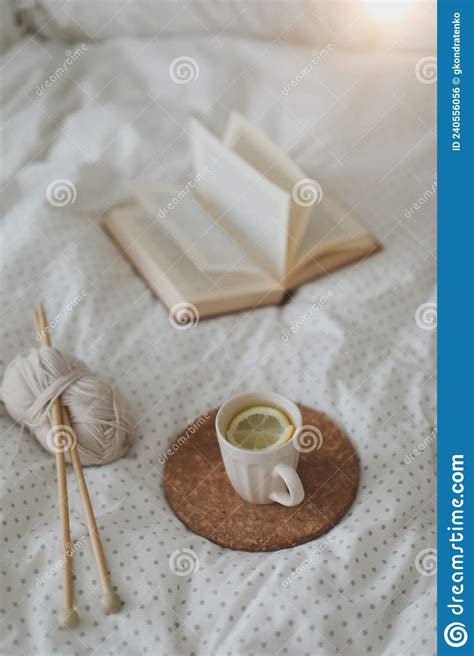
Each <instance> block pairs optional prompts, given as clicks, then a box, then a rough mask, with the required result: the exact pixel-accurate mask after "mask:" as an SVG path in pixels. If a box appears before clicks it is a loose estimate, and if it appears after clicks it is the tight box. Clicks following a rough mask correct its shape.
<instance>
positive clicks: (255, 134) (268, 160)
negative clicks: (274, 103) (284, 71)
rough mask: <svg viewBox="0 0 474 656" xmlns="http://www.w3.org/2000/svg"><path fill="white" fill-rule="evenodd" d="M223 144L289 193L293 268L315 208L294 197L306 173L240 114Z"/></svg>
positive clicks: (232, 121)
mask: <svg viewBox="0 0 474 656" xmlns="http://www.w3.org/2000/svg"><path fill="white" fill-rule="evenodd" d="M223 141H224V143H226V144H227V145H228V146H229V148H232V150H233V151H234V152H236V153H237V154H238V155H240V157H242V158H243V159H245V160H246V161H247V162H248V163H249V164H251V165H252V166H254V167H255V168H256V169H257V170H258V171H260V173H261V174H262V175H264V176H265V177H267V178H268V179H269V180H271V181H272V182H273V183H274V184H276V185H278V186H279V187H281V188H282V189H284V190H285V191H286V192H287V193H288V194H289V196H290V217H289V227H288V245H287V250H288V252H287V265H286V267H287V269H289V268H291V266H292V265H293V264H294V261H295V256H296V251H297V249H298V245H299V243H300V241H301V238H302V235H303V233H304V231H305V229H306V226H307V223H308V221H309V218H310V216H311V212H312V209H313V208H312V207H309V206H305V205H304V203H303V204H298V203H297V202H296V201H295V198H294V196H296V198H298V197H299V194H298V193H297V192H298V189H299V187H298V184H299V183H301V182H302V181H303V180H305V179H306V178H307V176H306V174H305V173H304V172H303V171H302V170H301V169H300V168H299V166H297V165H296V164H295V163H294V162H293V161H292V159H291V158H290V157H289V156H288V155H287V154H286V153H285V152H284V151H283V150H282V149H281V148H279V146H277V145H276V144H275V143H274V142H273V141H271V139H269V138H268V137H267V136H266V135H265V134H264V133H263V132H262V131H261V130H259V129H258V128H257V127H256V126H255V125H253V124H252V123H250V122H249V121H247V119H245V118H244V117H243V116H241V115H240V114H238V113H237V112H233V113H232V114H231V116H230V119H229V122H228V124H227V127H226V130H225V134H224V139H223ZM294 191H295V192H296V193H295V194H294V193H293V192H294ZM303 200H304V199H303Z"/></svg>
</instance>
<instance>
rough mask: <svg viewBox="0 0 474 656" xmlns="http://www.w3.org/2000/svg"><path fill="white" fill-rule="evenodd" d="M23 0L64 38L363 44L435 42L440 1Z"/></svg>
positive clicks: (39, 26)
mask: <svg viewBox="0 0 474 656" xmlns="http://www.w3.org/2000/svg"><path fill="white" fill-rule="evenodd" d="M17 1H18V2H20V3H22V4H23V5H27V6H29V7H30V8H29V9H28V18H29V23H30V26H31V29H32V30H33V31H39V33H40V34H41V35H43V36H45V37H49V38H54V39H61V40H63V41H79V40H81V41H84V40H98V41H102V40H105V39H110V38H114V37H120V36H130V37H144V38H147V37H148V38H150V39H151V38H153V37H156V38H157V39H160V37H165V36H169V35H173V34H183V33H189V34H193V33H194V34H196V33H198V34H208V35H209V36H210V37H212V36H216V37H217V38H223V37H225V36H226V35H229V34H231V35H240V36H245V37H251V38H259V39H264V40H267V41H270V42H271V41H273V40H279V41H285V42H287V43H294V44H301V45H309V46H320V47H324V46H325V45H327V44H328V43H331V44H332V45H333V47H338V48H358V49H364V50H365V49H367V48H371V47H373V46H382V47H383V48H390V49H392V48H393V49H397V50H400V49H410V50H413V49H414V50H423V51H426V50H427V49H430V48H432V49H434V48H435V45H436V3H435V0H191V2H190V0H66V2H65V0H17ZM400 8H401V9H402V10H403V8H406V15H405V16H401V17H397V14H398V13H403V11H402V12H400V11H399V10H400ZM394 12H395V16H392V14H393V13H394Z"/></svg>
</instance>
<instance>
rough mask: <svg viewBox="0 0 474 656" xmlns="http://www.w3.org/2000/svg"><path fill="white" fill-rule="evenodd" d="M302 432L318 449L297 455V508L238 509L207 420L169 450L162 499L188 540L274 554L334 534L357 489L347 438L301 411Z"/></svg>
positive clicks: (242, 504) (244, 505)
mask: <svg viewBox="0 0 474 656" xmlns="http://www.w3.org/2000/svg"><path fill="white" fill-rule="evenodd" d="M300 409H301V411H302V413H303V424H306V425H309V426H316V427H317V428H319V430H320V431H321V435H322V440H320V441H319V442H318V446H319V448H314V449H313V450H311V451H308V452H306V453H301V454H300V459H299V463H298V474H299V476H300V478H301V480H302V482H303V487H304V489H305V498H304V501H303V502H302V503H301V504H300V505H299V506H295V507H293V508H288V507H286V506H282V505H280V504H278V503H272V504H269V505H256V504H253V503H248V502H247V501H244V500H243V499H242V498H241V497H240V496H239V495H238V494H237V492H235V491H234V489H233V487H232V486H231V484H230V482H229V479H228V478H227V474H226V472H225V469H224V464H223V462H222V458H221V454H220V450H219V445H218V442H217V436H216V432H215V428H214V422H215V418H216V414H217V410H214V411H212V412H209V413H206V414H205V415H203V416H202V417H200V418H199V419H197V420H196V421H195V422H193V424H191V425H190V426H188V428H187V429H186V431H184V432H183V433H181V435H180V437H179V438H178V439H177V440H176V441H175V442H174V444H173V445H172V446H171V447H170V449H169V451H168V457H167V461H166V465H165V491H166V496H167V497H168V500H169V502H170V505H171V507H172V509H173V510H174V512H175V513H176V515H177V516H178V517H179V519H180V520H181V521H182V522H183V523H184V524H186V526H187V527H188V528H190V529H191V530H192V531H194V533H197V534H198V535H202V536H203V537H205V538H207V539H208V540H211V541H212V542H215V543H217V544H220V545H221V546H223V547H228V548H229V549H238V550H242V551H276V550H277V549H286V548H288V547H294V546H296V545H298V544H303V543H304V542H308V541H309V540H313V539H314V538H317V537H318V536H320V535H323V534H324V533H326V532H327V531H329V530H330V529H331V528H333V527H334V526H335V525H336V524H337V523H338V522H339V521H340V519H341V518H342V517H343V515H344V514H345V513H346V512H347V510H348V509H349V508H350V506H351V504H352V502H353V501H354V498H355V496H356V493H357V487H358V484H359V459H358V457H357V453H356V451H355V449H354V447H353V446H352V444H351V442H350V440H349V438H348V437H347V436H346V435H345V434H344V433H343V432H342V431H341V430H340V428H338V426H336V424H334V423H333V422H332V421H331V420H330V419H329V418H328V417H327V416H326V415H324V414H321V413H319V412H316V411H315V410H311V409H310V408H307V407H305V406H301V405H300Z"/></svg>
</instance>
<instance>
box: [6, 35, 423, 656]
mask: <svg viewBox="0 0 474 656" xmlns="http://www.w3.org/2000/svg"><path fill="white" fill-rule="evenodd" d="M65 47H69V48H72V49H73V50H74V49H75V48H77V47H80V44H75V45H74V46H65V45H64V44H60V43H54V42H48V41H40V42H39V41H36V40H32V39H31V38H30V37H24V38H23V39H22V40H21V41H20V42H19V43H18V44H17V45H16V46H15V48H14V49H10V50H8V51H7V52H6V53H5V54H4V55H3V56H2V60H1V64H2V66H3V69H2V87H3V95H4V105H3V106H4V111H3V115H2V121H3V132H2V135H3V145H4V148H5V149H6V151H4V152H6V155H5V159H4V165H3V167H2V177H3V183H2V186H3V209H2V217H1V244H2V251H1V255H2V284H1V295H2V299H1V312H2V333H1V360H2V367H3V368H4V367H5V366H6V364H7V363H8V362H9V361H10V360H11V359H12V358H13V357H14V356H15V355H16V354H17V353H19V352H21V351H22V350H24V349H26V348H29V347H31V346H35V345H36V342H35V338H34V332H33V327H32V319H31V312H32V308H33V306H34V305H35V304H36V303H37V302H38V301H39V300H41V299H42V300H44V302H45V304H46V308H47V310H48V313H49V314H50V317H53V316H55V315H56V314H58V313H60V312H61V311H62V310H63V308H65V306H67V304H68V300H67V299H69V305H70V306H71V304H72V305H73V306H74V307H72V309H69V310H68V309H67V307H66V308H65V312H64V314H65V318H64V319H62V320H59V321H58V325H57V327H56V328H55V330H54V334H53V339H54V343H55V345H57V346H58V347H60V348H63V349H65V350H67V351H69V352H71V353H74V354H76V355H77V356H79V357H81V358H82V359H84V360H85V361H86V362H87V364H88V365H90V366H91V367H92V368H93V369H95V370H96V371H98V372H100V375H101V376H102V377H104V378H106V379H108V380H110V381H114V382H115V383H116V384H117V385H118V386H119V387H120V389H121V390H122V392H123V393H124V395H125V396H126V397H127V398H128V399H129V401H130V405H131V408H132V411H133V413H134V416H135V417H136V421H137V428H136V442H135V444H134V446H133V448H132V449H131V450H130V452H129V453H128V455H127V456H126V457H125V458H123V459H122V460H120V461H118V462H116V463H114V464H112V465H108V466H104V467H102V468H98V469H89V470H88V471H87V480H88V483H89V486H90V490H91V494H92V499H93V504H94V508H95V510H96V513H97V515H98V517H99V521H100V525H101V529H102V535H103V539H104V543H105V548H106V550H107V554H108V557H109V562H110V567H111V569H112V578H113V582H114V583H115V584H116V585H117V586H118V589H119V591H120V594H121V596H122V597H123V599H124V601H125V606H124V608H123V611H122V612H121V613H120V614H118V615H115V616H109V617H106V616H103V614H102V612H101V610H100V609H99V606H98V598H97V597H98V593H99V585H98V580H97V574H96V570H95V563H94V561H93V557H92V553H91V549H90V544H89V540H88V539H84V542H80V544H79V546H78V550H77V555H76V556H75V559H74V567H75V573H76V575H77V581H76V600H77V607H78V611H79V613H80V615H81V624H80V627H79V628H78V629H77V630H76V631H75V632H74V633H73V634H71V633H65V632H62V631H59V630H57V627H56V621H55V611H56V610H57V609H58V608H60V606H61V590H60V583H61V575H60V573H59V574H56V575H52V576H51V577H50V578H49V579H48V580H45V579H44V575H45V572H47V571H49V570H50V568H53V569H54V567H55V563H56V561H57V559H58V558H59V540H58V538H59V524H58V509H57V505H56V500H57V494H56V488H55V467H54V459H53V458H52V457H51V456H50V455H49V454H47V453H45V452H44V451H43V450H42V449H41V447H40V446H39V445H38V444H36V443H35V441H34V439H33V438H32V436H31V435H29V434H27V433H25V434H23V435H22V434H21V432H20V429H19V427H18V426H16V425H13V424H12V423H11V420H10V419H9V417H8V416H7V415H6V413H5V411H4V410H3V416H1V417H0V422H1V426H0V427H1V432H2V439H1V441H0V450H1V451H0V453H1V457H0V461H1V466H2V474H3V477H2V492H1V503H0V505H1V512H2V519H3V525H2V547H3V549H2V551H3V553H2V567H1V581H0V590H1V601H0V609H1V610H0V612H1V622H2V630H1V638H0V650H1V652H2V653H4V654H9V655H10V654H26V653H32V654H40V655H41V656H46V655H49V654H53V653H59V654H80V655H82V654H89V653H94V654H95V653H97V654H119V653H122V654H137V655H138V654H169V655H172V654H183V655H188V654H189V655H190V654H206V655H207V654H218V655H219V656H224V655H227V654H229V655H237V654H259V655H260V654H262V655H270V654H272V655H273V654H286V653H295V654H301V655H303V654H320V655H324V656H326V655H329V654H335V653H343V654H348V655H359V654H361V655H362V654H367V653H369V652H370V653H372V654H387V655H389V654H392V655H394V656H395V655H396V656H400V654H403V655H405V654H406V655H409V654H417V655H420V654H432V653H433V652H434V649H435V646H434V645H435V632H434V617H435V616H434V604H435V580H434V578H435V577H433V576H429V575H422V574H420V573H419V571H418V570H419V569H420V568H421V570H422V571H423V566H425V569H426V568H428V569H429V565H428V566H427V565H426V562H425V561H426V555H428V557H430V555H431V552H425V551H424V550H426V549H428V550H429V549H432V548H434V547H435V521H434V520H435V506H434V495H435V478H434V442H433V438H432V430H433V428H434V426H433V422H434V398H433V397H434V379H433V376H434V366H435V365H434V340H435V331H434V330H430V327H431V326H430V325H429V321H428V320H429V316H425V314H424V312H423V311H422V310H423V308H422V309H421V310H420V311H419V313H418V315H420V316H421V321H423V319H425V320H426V321H425V323H424V324H423V323H422V324H421V325H422V327H420V326H419V325H418V323H417V321H416V316H415V315H416V312H417V309H418V308H419V306H421V305H422V304H425V303H433V302H434V301H435V300H436V297H435V288H434V280H435V250H434V249H435V234H434V233H435V229H434V215H435V198H434V190H435V186H436V182H435V177H434V176H435V174H434V170H435V169H434V167H435V161H434V148H435V132H434V122H435V115H434V104H435V85H431V84H424V83H421V82H420V81H419V80H418V79H417V77H416V75H415V66H416V64H417V61H418V60H419V59H420V57H422V56H428V55H430V54H432V53H419V52H418V53H412V54H400V53H398V54H392V53H391V52H386V53H382V54H379V55H378V56H377V57H375V56H373V55H370V54H357V53H355V52H351V53H349V52H346V51H343V50H338V49H337V48H335V49H334V50H333V51H332V52H330V53H329V54H328V56H326V57H323V59H322V61H321V62H320V63H319V64H318V65H317V66H316V67H315V68H314V70H313V71H312V73H311V75H310V76H309V77H308V78H306V79H304V80H303V81H301V82H300V83H299V84H298V85H297V86H296V88H293V89H292V90H291V91H290V92H289V93H288V94H285V93H282V92H281V90H282V88H283V87H284V86H285V85H288V84H289V83H290V81H291V80H292V79H295V78H296V76H297V75H298V73H299V72H300V71H301V70H302V68H303V67H304V66H305V65H306V64H307V63H308V61H309V60H310V58H311V57H313V56H314V51H311V50H309V49H304V48H300V49H298V48H296V47H295V46H291V47H290V46H289V45H288V44H277V43H273V44H271V43H268V42H260V41H253V40H251V39H249V40H246V39H243V38H239V37H231V36H226V35H223V36H221V37H220V38H214V39H211V38H209V36H206V35H203V36H201V37H199V36H196V35H194V36H193V37H192V38H191V37H190V36H186V37H183V38H182V39H180V38H173V39H171V38H169V39H166V38H159V39H158V40H153V39H151V40H149V39H141V40H140V39H133V38H125V37H124V38H120V39H114V40H110V41H107V42H105V43H102V44H101V45H94V44H92V43H86V44H85V50H84V52H82V53H81V54H80V56H79V57H78V58H77V59H76V61H74V62H73V63H72V64H71V65H68V66H67V67H66V68H67V70H66V72H65V73H64V74H61V75H59V76H56V78H57V79H56V80H55V81H54V83H53V84H51V86H50V87H44V91H42V90H41V89H42V88H43V87H42V86H41V85H43V86H44V82H45V80H47V79H48V78H49V76H50V75H51V74H52V73H53V72H54V71H55V70H56V69H57V68H58V66H61V65H62V64H63V62H64V59H65V52H64V51H65ZM179 56H188V57H192V58H193V59H194V60H195V61H196V62H197V64H198V67H199V76H198V78H197V79H196V80H194V81H193V82H190V83H189V84H176V83H174V82H173V81H172V80H171V78H170V76H169V73H168V69H169V65H170V62H171V61H172V60H173V59H174V58H176V57H179ZM38 89H39V91H38ZM233 109H236V110H238V111H240V112H241V113H243V114H245V115H246V116H247V117H248V118H249V119H251V120H253V121H255V122H256V123H257V124H258V125H259V126H260V127H261V128H263V129H264V130H265V131H266V132H267V133H268V134H269V135H270V137H272V138H273V139H275V140H276V141H277V143H278V144H279V145H280V146H282V147H283V148H285V149H287V150H288V151H289V153H290V154H291V156H292V157H293V158H294V159H295V161H296V162H297V163H298V164H299V165H300V166H301V167H302V168H303V170H305V171H306V172H307V174H308V176H311V177H314V178H316V179H317V180H318V181H319V183H320V184H321V186H322V188H323V190H324V192H325V193H328V194H329V193H331V194H335V195H336V196H337V197H338V199H339V200H340V201H341V202H343V203H344V204H345V205H346V206H347V208H354V213H355V214H356V216H357V217H358V218H359V220H360V221H361V222H362V223H363V224H364V225H366V226H368V227H370V229H371V230H372V231H373V233H374V234H375V235H376V237H377V238H378V239H379V241H380V242H381V244H382V247H383V248H382V250H381V251H380V252H379V253H378V254H376V255H374V256H372V257H370V258H368V259H367V260H365V261H363V262H360V263H357V264H355V265H353V266H350V267H347V268H344V269H342V270H340V271H338V272H336V273H333V274H331V275H330V276H327V277H325V278H321V279H319V280H317V281H315V282H313V283H311V284H308V285H306V286H304V287H303V288H301V289H299V290H298V291H297V292H296V294H295V295H294V297H293V298H292V299H291V301H289V302H288V303H287V304H286V305H284V306H283V307H281V308H275V307H270V308H265V309H260V310H258V311H255V312H252V313H250V314H249V313H242V314H238V315H231V316H225V317H221V318H217V319H214V320H210V321H205V322H204V321H203V322H200V323H198V325H196V326H194V327H193V328H191V329H189V330H176V329H175V328H173V327H172V326H171V325H170V322H169V320H168V313H167V311H166V310H165V309H164V307H163V306H162V305H161V304H160V303H159V302H158V301H157V300H156V299H155V298H153V297H152V296H151V294H150V293H149V292H148V291H147V290H146V288H145V286H144V284H143V282H142V281H141V280H140V279H139V278H138V277H137V276H136V275H135V274H134V273H133V272H132V269H131V268H130V267H129V265H128V264H127V262H126V261H124V260H123V259H121V258H120V257H118V253H117V251H116V249H115V247H114V246H113V244H112V243H111V242H110V241H109V240H108V238H107V237H106V236H105V235H104V234H103V233H102V231H101V229H100V227H99V224H100V218H99V217H100V214H101V212H103V211H104V210H105V209H106V208H107V207H108V206H109V205H111V204H112V203H114V202H117V201H120V200H122V199H124V198H125V197H126V195H127V191H126V182H127V180H131V179H145V178H153V177H155V178H161V179H163V180H166V181H169V182H177V183H178V184H179V183H180V182H181V183H182V181H185V180H186V175H187V173H188V172H189V170H190V153H189V149H188V145H187V139H188V138H187V135H186V129H187V121H188V119H189V118H190V117H191V116H192V115H197V116H200V117H201V118H202V120H203V121H204V122H205V123H207V124H208V125H209V126H210V127H212V129H213V130H215V131H219V130H221V129H222V128H223V126H224V125H225V122H226V120H227V115H228V112H229V111H231V110H233ZM60 179H66V180H68V181H70V182H71V183H72V184H73V185H74V189H73V188H72V187H70V191H71V193H72V195H73V196H72V197H74V195H75V201H74V202H73V203H70V204H68V205H65V206H64V207H55V206H53V205H51V204H50V203H49V202H48V200H47V189H48V186H49V185H50V184H51V183H52V182H53V181H55V180H60ZM420 198H422V200H421V201H420V202H419V203H418V207H419V209H416V208H415V205H414V204H415V203H416V202H417V201H418V199H420ZM82 290H84V291H82ZM81 292H82V298H81V300H80V301H79V302H73V303H71V300H73V299H74V298H75V297H77V296H78V295H81ZM323 297H324V298H323ZM318 299H323V300H321V301H319V300H318ZM76 300H77V299H76ZM312 303H313V304H315V305H316V306H317V307H318V308H319V309H317V310H314V311H312V312H311V318H310V319H309V320H306V319H302V317H303V315H305V313H307V312H308V310H309V308H310V306H311V304H312ZM429 310H430V306H428V311H429ZM428 315H429V312H428ZM418 318H419V319H420V317H419V316H418ZM297 322H299V323H297ZM419 323H420V321H419ZM297 325H298V326H300V327H299V328H296V332H295V334H293V335H292V336H291V337H290V338H289V339H287V340H285V339H282V334H283V333H284V332H285V331H287V330H289V329H290V327H291V326H297ZM0 373H1V372H0ZM248 389H273V390H276V391H278V392H280V393H283V394H286V395H287V396H289V397H291V398H293V399H295V400H298V401H301V402H302V403H305V404H307V405H310V406H314V407H316V408H318V409H320V410H322V411H325V412H327V413H328V414H329V415H330V416H331V417H332V418H333V419H334V420H336V421H337V422H338V423H339V424H340V425H341V426H343V427H344V428H345V430H346V431H347V432H348V434H349V435H350V436H351V438H352V440H353V441H354V443H355V444H356V445H357V447H358V449H359V453H360V459H361V470H362V480H361V485H360V490H359V494H358V497H357V500H356V503H355V504H354V506H353V508H352V509H351V511H350V512H349V513H348V514H347V516H346V517H345V518H344V519H343V520H342V522H341V523H340V524H339V525H338V526H337V527H336V528H335V529H334V530H333V531H331V532H330V533H329V534H328V535H327V536H325V537H324V538H321V539H319V540H316V541H314V542H312V543H309V544H306V545H302V546H301V547H297V548H294V549H291V550H286V551H281V552H276V553H271V554H249V553H240V552H234V551H229V550H225V549H222V548H220V547H218V546H216V545H214V544H212V543H210V542H208V541H206V540H204V539H202V538H200V537H198V536H196V535H194V534H192V533H191V532H189V531H188V530H187V529H186V528H185V527H184V526H183V525H182V524H181V523H180V521H179V520H178V519H177V518H176V517H175V516H174V515H173V513H172V512H171V511H170V508H169V506H168V504H167V502H166V499H165V497H164V492H163V484H162V473H163V466H162V465H161V464H160V461H159V457H160V455H161V454H163V453H164V452H165V451H166V449H167V447H168V445H169V444H170V441H171V440H172V439H173V437H174V436H175V435H176V434H178V433H179V432H180V431H181V430H182V428H183V427H184V426H185V425H186V423H187V421H188V420H189V419H192V418H194V417H196V416H197V415H199V414H200V413H202V412H204V411H205V410H207V409H210V408H212V407H215V406H217V405H219V403H220V402H221V401H222V399H223V398H225V397H227V396H229V395H231V394H233V393H236V392H238V391H243V390H248ZM420 443H423V444H422V448H421V449H419V451H420V453H419V455H415V454H414V449H416V448H417V446H418V445H420ZM69 480H70V489H71V491H72V492H71V508H72V527H73V536H74V539H75V540H78V541H81V540H82V538H83V536H86V535H87V531H86V526H85V523H84V519H83V515H82V509H81V505H80V502H79V498H78V495H77V492H76V488H75V484H74V480H73V478H72V473H71V472H69ZM180 548H188V549H192V550H193V551H194V552H195V554H196V556H197V558H198V561H199V567H198V569H197V571H195V572H194V573H193V574H192V575H190V576H187V577H180V576H177V575H176V574H173V573H172V572H171V570H170V567H169V564H168V561H169V558H170V555H171V554H172V553H173V552H174V551H175V550H177V549H180ZM420 552H421V555H420ZM312 554H313V555H312ZM315 554H319V555H315ZM420 560H421V563H422V566H420V564H419V561H420ZM305 561H306V562H305ZM298 567H300V570H298V572H299V575H295V578H292V579H291V581H290V584H289V586H287V587H285V583H284V582H285V580H286V579H287V577H289V576H290V575H291V573H292V571H293V570H294V569H295V568H298ZM56 569H57V568H56ZM42 580H44V585H42V583H41V582H42Z"/></svg>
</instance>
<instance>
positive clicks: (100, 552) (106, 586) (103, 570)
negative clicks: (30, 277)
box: [40, 306, 122, 613]
mask: <svg viewBox="0 0 474 656" xmlns="http://www.w3.org/2000/svg"><path fill="white" fill-rule="evenodd" d="M40 308H41V310H40V311H41V312H42V321H41V326H46V325H47V321H46V314H45V311H44V308H43V306H40ZM40 332H41V334H43V333H45V330H44V327H43V329H42V330H41V329H40ZM45 334H46V333H45ZM47 339H48V346H50V345H51V340H50V338H49V335H47ZM59 404H60V406H61V414H62V424H63V430H64V431H65V433H66V434H67V435H68V436H69V437H70V438H71V436H72V439H69V440H68V446H69V454H70V457H71V463H72V467H73V470H74V475H75V477H76V481H77V486H78V488H79V493H80V495H81V500H82V505H83V507H84V513H85V515H86V520H87V526H88V529H89V536H90V538H91V542H92V549H93V551H94V556H95V559H96V562H97V568H98V570H99V577H100V582H101V586H102V595H101V597H100V601H101V604H102V607H103V609H104V610H105V611H106V612H107V613H116V612H117V611H118V610H119V609H120V607H121V606H122V601H121V599H120V597H119V596H118V594H117V593H116V592H114V590H113V589H112V584H111V581H110V575H109V570H108V567H107V560H106V557H105V552H104V548H103V546H102V542H101V539H100V533H99V528H98V526H97V522H96V519H95V516H94V510H93V508H92V503H91V499H90V495H89V490H88V488H87V483H86V479H85V476H84V470H83V469H82V463H81V459H80V456H79V451H78V450H77V444H76V442H77V440H76V436H75V433H74V429H73V427H72V423H71V418H70V416H69V412H68V410H67V408H65V407H64V405H63V404H62V402H61V399H59Z"/></svg>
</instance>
